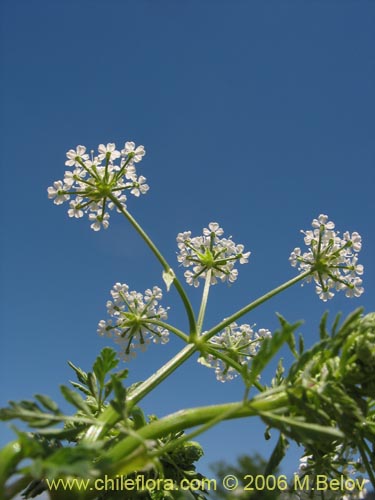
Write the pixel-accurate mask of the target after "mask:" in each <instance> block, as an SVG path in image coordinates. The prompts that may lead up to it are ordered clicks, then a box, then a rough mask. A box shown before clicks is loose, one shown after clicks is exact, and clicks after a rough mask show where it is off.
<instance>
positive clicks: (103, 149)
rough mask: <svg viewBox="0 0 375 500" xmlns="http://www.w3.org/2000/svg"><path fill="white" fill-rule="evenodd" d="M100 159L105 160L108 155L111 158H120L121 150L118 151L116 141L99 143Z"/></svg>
mask: <svg viewBox="0 0 375 500" xmlns="http://www.w3.org/2000/svg"><path fill="white" fill-rule="evenodd" d="M98 151H99V155H98V159H99V160H100V161H102V160H104V159H105V158H106V156H107V155H108V156H109V158H110V160H112V161H113V160H116V158H120V156H121V154H120V151H117V149H116V144H115V143H114V142H109V143H108V144H107V145H106V146H105V145H104V144H99V146H98Z"/></svg>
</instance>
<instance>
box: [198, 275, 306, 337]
mask: <svg viewBox="0 0 375 500" xmlns="http://www.w3.org/2000/svg"><path fill="white" fill-rule="evenodd" d="M311 273H312V271H306V272H305V273H302V274H299V275H298V276H296V277H295V278H292V279H291V280H289V281H287V282H286V283H283V284H282V285H280V286H278V287H277V288H274V289H273V290H271V291H270V292H268V293H266V294H265V295H262V297H259V299H256V300H254V301H253V302H250V304H248V305H247V306H245V307H243V308H242V309H240V310H239V311H237V312H235V313H234V314H232V315H231V316H229V318H226V319H225V320H224V321H222V322H221V323H218V324H217V325H216V326H214V327H213V328H211V330H209V331H208V332H207V333H205V335H203V337H202V340H203V341H207V340H210V338H211V337H213V336H214V335H216V334H217V333H219V332H220V331H221V330H224V328H225V327H226V326H228V325H230V324H231V323H233V322H234V321H236V320H237V319H238V318H241V316H244V315H245V314H247V313H248V312H250V311H252V310H253V309H255V308H256V307H258V306H260V305H261V304H263V303H264V302H266V301H267V300H269V299H271V298H272V297H274V296H275V295H277V294H278V293H280V292H283V291H284V290H286V289H287V288H289V287H291V286H292V285H295V284H296V283H298V282H299V281H301V280H303V279H305V278H306V277H307V276H309V274H311Z"/></svg>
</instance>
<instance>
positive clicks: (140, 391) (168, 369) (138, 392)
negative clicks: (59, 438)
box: [85, 344, 197, 441]
mask: <svg viewBox="0 0 375 500" xmlns="http://www.w3.org/2000/svg"><path fill="white" fill-rule="evenodd" d="M196 351H197V346H196V345H195V344H188V345H187V346H185V347H184V348H183V349H181V351H180V352H178V353H177V354H176V356H174V357H173V358H172V359H170V360H169V361H168V362H167V363H165V365H163V366H162V367H161V368H160V369H159V370H157V371H156V372H155V373H154V374H153V375H151V377H149V378H148V379H147V380H145V381H144V382H143V383H142V384H140V385H139V386H138V387H137V388H136V389H134V391H133V392H132V393H131V394H130V395H129V397H128V399H127V409H128V410H130V409H131V408H132V407H133V406H134V405H136V404H137V403H138V402H139V401H140V400H141V399H142V398H144V397H145V396H146V394H148V393H149V392H151V391H152V390H153V389H154V388H155V387H156V386H158V385H159V384H160V383H161V382H162V381H163V380H165V379H166V378H167V377H168V376H169V375H170V374H171V373H172V372H174V371H175V370H176V369H177V368H178V367H179V366H180V365H182V364H183V363H184V362H185V361H186V360H187V359H189V358H190V356H191V355H192V354H194V352H196ZM118 418H119V416H118V413H117V412H116V411H115V410H114V409H113V408H112V407H108V408H106V409H105V410H104V412H103V413H102V414H101V415H100V417H99V418H98V422H97V424H95V425H92V426H91V427H90V428H89V430H88V431H87V433H86V436H85V438H86V440H87V441H96V440H97V439H99V437H100V436H101V434H102V433H103V430H104V429H105V427H106V426H108V425H109V426H111V425H114V424H115V423H116V421H117V420H118Z"/></svg>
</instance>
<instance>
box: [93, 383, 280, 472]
mask: <svg viewBox="0 0 375 500" xmlns="http://www.w3.org/2000/svg"><path fill="white" fill-rule="evenodd" d="M262 396H263V394H262ZM287 405H288V396H287V394H286V393H285V391H284V392H282V393H280V394H277V395H275V396H273V397H270V398H267V397H258V398H254V399H253V400H252V401H251V402H249V403H248V404H244V403H243V402H239V403H227V404H222V405H215V406H203V407H199V408H191V409H187V410H182V411H178V412H176V413H173V414H171V415H168V416H167V417H164V418H162V419H160V420H156V421H155V422H152V423H151V424H148V425H145V426H144V427H142V428H141V429H139V430H138V431H137V434H138V436H129V437H127V438H125V439H123V440H122V441H120V442H119V443H118V444H116V445H115V446H114V447H113V448H112V449H111V450H110V451H109V452H108V453H107V454H106V455H105V456H104V457H103V460H106V459H110V460H111V461H112V463H116V465H117V464H118V462H119V461H120V460H122V459H124V457H127V456H129V454H130V453H132V452H133V451H134V450H135V449H136V448H138V446H139V443H140V442H141V441H142V440H146V439H156V438H161V437H163V436H166V435H167V434H170V433H172V432H179V431H183V430H186V429H189V428H191V427H195V426H197V425H203V424H206V423H207V422H210V421H212V420H214V419H216V418H217V417H219V416H221V415H223V414H226V417H225V419H232V418H242V417H248V416H254V415H257V414H259V412H262V411H270V410H276V409H280V408H283V407H285V408H286V407H287Z"/></svg>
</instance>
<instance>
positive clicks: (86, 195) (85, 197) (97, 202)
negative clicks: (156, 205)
mask: <svg viewBox="0 0 375 500" xmlns="http://www.w3.org/2000/svg"><path fill="white" fill-rule="evenodd" d="M144 154H145V151H144V148H143V146H138V147H135V144H134V142H128V143H126V144H125V149H124V150H123V151H122V157H121V153H120V152H119V151H118V150H117V149H116V145H115V144H114V143H108V144H107V145H104V144H99V146H98V154H97V155H96V156H95V155H94V151H91V158H89V155H88V154H87V153H86V148H85V146H77V148H76V149H70V150H69V151H68V152H67V153H66V156H67V158H68V160H67V161H66V162H65V165H67V166H68V167H74V170H72V171H70V170H68V171H66V172H65V174H64V181H63V182H62V181H56V182H54V183H53V186H50V187H49V188H48V189H47V191H48V198H50V199H53V200H54V203H55V204H56V205H61V204H62V203H64V202H65V201H68V200H70V197H74V198H73V199H72V200H71V201H70V203H69V209H68V215H69V217H74V218H81V217H82V216H83V215H84V214H87V215H88V217H89V220H90V221H91V228H92V229H93V230H94V231H99V230H100V229H101V228H102V227H103V228H104V229H107V227H108V225H109V214H108V211H107V209H109V210H113V209H114V208H116V210H117V212H121V211H122V210H126V204H125V202H126V200H127V197H126V195H125V193H124V192H125V191H126V190H128V191H130V193H131V194H133V195H134V196H136V197H139V196H140V195H141V194H145V193H147V191H148V190H149V189H150V188H149V186H148V184H147V183H146V178H145V177H144V176H143V175H141V176H139V177H137V172H136V168H135V166H134V164H133V162H136V163H138V162H140V161H141V159H142V157H143V156H144ZM117 159H119V163H118V164H116V163H115V161H116V160H117ZM102 162H103V163H102ZM129 181H130V182H129Z"/></svg>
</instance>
